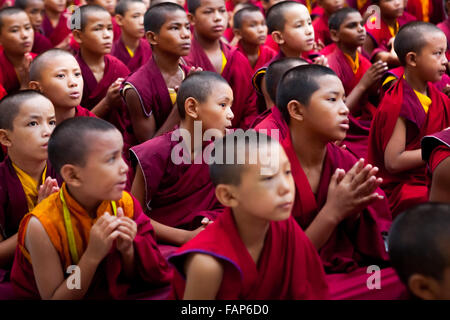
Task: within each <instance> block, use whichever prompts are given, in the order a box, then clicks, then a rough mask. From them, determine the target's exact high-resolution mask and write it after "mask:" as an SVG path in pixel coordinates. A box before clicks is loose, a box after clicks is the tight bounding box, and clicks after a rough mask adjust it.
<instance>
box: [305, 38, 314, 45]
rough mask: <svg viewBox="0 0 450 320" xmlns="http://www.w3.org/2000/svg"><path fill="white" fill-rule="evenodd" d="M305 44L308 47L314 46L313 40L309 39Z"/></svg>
mask: <svg viewBox="0 0 450 320" xmlns="http://www.w3.org/2000/svg"><path fill="white" fill-rule="evenodd" d="M306 44H307V45H308V46H312V45H314V38H311V39H308V40H306Z"/></svg>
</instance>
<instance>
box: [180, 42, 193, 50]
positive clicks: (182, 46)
mask: <svg viewBox="0 0 450 320" xmlns="http://www.w3.org/2000/svg"><path fill="white" fill-rule="evenodd" d="M181 48H182V49H183V50H190V49H191V44H190V43H183V44H182V45H181Z"/></svg>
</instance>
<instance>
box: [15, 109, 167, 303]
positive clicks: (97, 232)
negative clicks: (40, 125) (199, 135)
mask: <svg viewBox="0 0 450 320" xmlns="http://www.w3.org/2000/svg"><path fill="white" fill-rule="evenodd" d="M48 146H49V148H48V154H49V159H50V162H51V163H52V165H53V167H54V168H55V169H56V170H57V171H58V172H59V173H60V174H61V176H62V178H63V179H64V183H63V185H62V188H61V190H60V191H59V192H57V193H54V194H52V195H51V196H49V197H47V198H46V199H45V200H44V201H42V202H41V203H40V204H39V205H38V206H37V207H36V208H35V209H34V210H33V211H31V212H30V213H29V214H28V215H26V216H25V217H24V218H23V220H22V222H21V224H20V228H19V234H18V240H17V241H18V246H17V249H16V252H15V259H14V264H13V268H12V271H11V281H12V283H13V286H14V289H16V292H17V294H18V295H19V296H20V297H22V298H30V299H37V298H42V299H83V298H96V299H106V298H113V299H124V298H127V297H130V295H132V294H136V293H137V292H142V291H147V290H149V289H152V288H155V287H159V286H161V285H164V284H167V283H168V281H170V279H171V272H170V269H168V265H167V263H166V261H165V260H164V258H163V257H162V255H161V253H160V252H159V250H158V249H157V247H156V244H155V240H154V238H153V235H154V234H153V228H152V225H151V223H150V220H149V219H148V218H147V216H145V214H143V212H142V209H141V206H140V205H139V202H137V201H136V200H134V199H133V197H132V196H131V195H130V194H129V193H127V192H124V188H125V184H126V178H127V171H128V167H127V165H126V163H125V162H124V161H123V159H122V157H121V154H122V148H123V142H122V136H121V134H120V132H119V131H118V130H117V129H116V128H115V127H114V126H113V125H111V124H110V123H108V122H106V121H104V120H101V119H98V118H92V117H78V118H72V119H68V120H66V121H64V122H63V123H61V124H59V125H58V127H57V128H56V129H55V131H54V132H53V134H52V136H51V138H50V140H49V143H48ZM74 267H75V268H74ZM68 268H69V269H68ZM67 270H69V273H70V272H78V275H79V277H80V278H79V283H78V285H77V284H76V283H75V284H74V283H71V282H70V277H69V278H67V279H66V272H67ZM74 270H75V271H74ZM66 280H67V281H68V282H67V283H66Z"/></svg>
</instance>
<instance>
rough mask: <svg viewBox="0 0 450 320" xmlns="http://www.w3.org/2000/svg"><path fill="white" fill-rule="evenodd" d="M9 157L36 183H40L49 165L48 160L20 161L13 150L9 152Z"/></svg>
mask: <svg viewBox="0 0 450 320" xmlns="http://www.w3.org/2000/svg"><path fill="white" fill-rule="evenodd" d="M8 156H9V158H10V159H11V161H12V162H13V163H14V164H15V165H16V166H17V167H19V168H20V170H22V171H24V172H25V173H26V174H28V175H29V176H30V177H32V178H33V179H34V180H35V181H39V182H40V180H41V176H42V172H44V169H45V166H46V165H47V160H36V159H20V157H17V156H16V154H15V152H14V151H13V150H11V149H9V150H8Z"/></svg>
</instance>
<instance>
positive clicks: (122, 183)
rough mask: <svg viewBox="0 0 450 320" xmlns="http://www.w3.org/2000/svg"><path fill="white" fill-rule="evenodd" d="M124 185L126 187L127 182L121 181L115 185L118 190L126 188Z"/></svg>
mask: <svg viewBox="0 0 450 320" xmlns="http://www.w3.org/2000/svg"><path fill="white" fill-rule="evenodd" d="M126 185H127V180H124V181H121V182H119V183H116V186H117V187H118V188H119V189H122V190H123V189H125V187H126Z"/></svg>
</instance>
